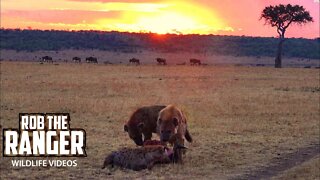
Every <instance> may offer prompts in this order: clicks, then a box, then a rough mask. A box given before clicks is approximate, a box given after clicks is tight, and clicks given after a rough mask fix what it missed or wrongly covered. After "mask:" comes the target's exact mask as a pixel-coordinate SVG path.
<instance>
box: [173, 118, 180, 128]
mask: <svg viewBox="0 0 320 180" xmlns="http://www.w3.org/2000/svg"><path fill="white" fill-rule="evenodd" d="M173 124H174V125H175V126H178V124H179V120H178V118H173Z"/></svg>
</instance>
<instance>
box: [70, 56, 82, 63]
mask: <svg viewBox="0 0 320 180" xmlns="http://www.w3.org/2000/svg"><path fill="white" fill-rule="evenodd" d="M72 61H73V62H75V63H81V58H79V57H73V58H72Z"/></svg>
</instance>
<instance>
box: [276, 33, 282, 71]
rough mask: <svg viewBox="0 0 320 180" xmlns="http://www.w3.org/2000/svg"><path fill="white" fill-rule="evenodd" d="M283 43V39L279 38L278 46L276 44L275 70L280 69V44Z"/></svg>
mask: <svg viewBox="0 0 320 180" xmlns="http://www.w3.org/2000/svg"><path fill="white" fill-rule="evenodd" d="M283 42H284V38H282V37H280V39H279V44H278V50H277V56H276V59H275V64H274V67H275V68H281V67H282V44H283Z"/></svg>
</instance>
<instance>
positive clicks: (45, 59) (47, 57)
mask: <svg viewBox="0 0 320 180" xmlns="http://www.w3.org/2000/svg"><path fill="white" fill-rule="evenodd" d="M41 62H47V63H53V59H52V57H50V56H43V57H42V58H41Z"/></svg>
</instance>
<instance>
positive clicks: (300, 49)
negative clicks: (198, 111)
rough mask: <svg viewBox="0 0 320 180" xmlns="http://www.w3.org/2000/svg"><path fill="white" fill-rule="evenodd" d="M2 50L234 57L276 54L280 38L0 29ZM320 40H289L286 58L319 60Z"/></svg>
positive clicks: (285, 52) (0, 46)
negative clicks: (187, 54)
mask: <svg viewBox="0 0 320 180" xmlns="http://www.w3.org/2000/svg"><path fill="white" fill-rule="evenodd" d="M0 37H1V41H0V48H1V49H11V50H17V51H31V52H32V51H39V50H53V51H58V50H65V49H76V50H84V49H97V50H105V51H114V52H122V53H136V52H141V51H143V50H151V51H159V52H172V53H175V52H192V53H199V54H207V55H211V54H217V55H232V56H256V57H260V56H271V57H274V56H275V54H276V50H277V49H276V48H275V47H276V45H277V43H278V40H277V38H272V37H268V38H266V37H247V36H219V35H196V34H194V35H176V34H167V35H157V34H153V33H125V32H114V31H111V32H103V31H57V30H45V31H42V30H20V29H0ZM319 44H320V38H316V39H303V38H289V39H287V41H286V43H285V44H284V46H283V55H284V56H286V57H299V58H312V59H320V53H319Z"/></svg>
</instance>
